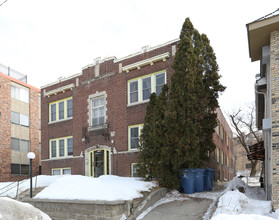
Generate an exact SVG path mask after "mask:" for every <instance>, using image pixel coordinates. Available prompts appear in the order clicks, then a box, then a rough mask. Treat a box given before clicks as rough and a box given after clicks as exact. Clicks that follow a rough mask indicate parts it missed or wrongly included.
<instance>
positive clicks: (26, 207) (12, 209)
mask: <svg viewBox="0 0 279 220" xmlns="http://www.w3.org/2000/svg"><path fill="white" fill-rule="evenodd" d="M0 204H1V206H0V219H3V220H4V219H9V220H18V219H21V220H38V219H41V220H51V218H50V217H49V216H48V215H47V214H45V213H44V212H42V211H41V210H39V209H37V208H35V207H34V206H32V205H30V204H28V203H23V202H19V201H16V200H14V199H10V198H7V197H3V198H0Z"/></svg>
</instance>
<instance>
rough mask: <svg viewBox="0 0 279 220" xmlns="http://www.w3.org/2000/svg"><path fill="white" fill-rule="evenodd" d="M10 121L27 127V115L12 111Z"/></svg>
mask: <svg viewBox="0 0 279 220" xmlns="http://www.w3.org/2000/svg"><path fill="white" fill-rule="evenodd" d="M11 122H12V123H13V124H17V125H22V126H26V127H29V116H28V115H24V114H20V113H17V112H12V114H11Z"/></svg>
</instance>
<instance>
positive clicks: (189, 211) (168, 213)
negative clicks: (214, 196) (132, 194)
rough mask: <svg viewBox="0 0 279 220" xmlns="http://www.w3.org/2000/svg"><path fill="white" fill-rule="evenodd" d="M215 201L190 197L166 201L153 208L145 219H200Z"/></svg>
mask: <svg viewBox="0 0 279 220" xmlns="http://www.w3.org/2000/svg"><path fill="white" fill-rule="evenodd" d="M212 203H213V201H212V200H210V199H201V198H189V199H188V200H183V201H173V202H169V203H164V204H162V205H160V206H157V207H156V208H154V209H152V210H151V211H150V212H149V213H148V214H147V215H146V216H144V218H142V219H144V220H172V219H174V220H182V219H183V220H184V219H187V220H200V219H202V217H203V216H204V214H205V213H206V211H207V209H208V208H209V206H210V205H211V204H212Z"/></svg>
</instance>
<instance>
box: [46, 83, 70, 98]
mask: <svg viewBox="0 0 279 220" xmlns="http://www.w3.org/2000/svg"><path fill="white" fill-rule="evenodd" d="M74 87H75V84H73V83H71V84H68V85H66V86H62V87H59V88H57V89H53V90H50V91H48V92H46V93H44V96H48V97H49V96H51V95H57V93H60V92H65V91H67V90H72V89H73V88H74Z"/></svg>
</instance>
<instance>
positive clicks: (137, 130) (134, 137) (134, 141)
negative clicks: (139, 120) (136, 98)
mask: <svg viewBox="0 0 279 220" xmlns="http://www.w3.org/2000/svg"><path fill="white" fill-rule="evenodd" d="M142 127H143V124H140V125H133V126H129V127H128V136H129V144H128V146H129V150H137V149H138V145H139V138H140V134H141V129H142Z"/></svg>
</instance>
